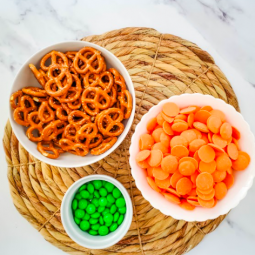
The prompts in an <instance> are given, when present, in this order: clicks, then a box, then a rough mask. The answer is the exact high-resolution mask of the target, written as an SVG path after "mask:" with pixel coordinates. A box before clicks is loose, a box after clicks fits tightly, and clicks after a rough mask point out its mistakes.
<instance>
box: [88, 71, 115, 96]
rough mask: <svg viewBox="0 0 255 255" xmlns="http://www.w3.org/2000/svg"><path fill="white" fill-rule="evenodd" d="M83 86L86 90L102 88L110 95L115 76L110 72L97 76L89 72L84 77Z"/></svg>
mask: <svg viewBox="0 0 255 255" xmlns="http://www.w3.org/2000/svg"><path fill="white" fill-rule="evenodd" d="M83 84H84V87H85V88H88V87H101V89H103V90H104V91H106V92H107V93H108V92H110V90H111V88H112V86H113V84H114V79H113V75H112V74H111V73H110V72H108V71H105V72H103V73H101V74H95V73H92V72H90V71H89V72H87V73H86V75H85V76H84V79H83Z"/></svg>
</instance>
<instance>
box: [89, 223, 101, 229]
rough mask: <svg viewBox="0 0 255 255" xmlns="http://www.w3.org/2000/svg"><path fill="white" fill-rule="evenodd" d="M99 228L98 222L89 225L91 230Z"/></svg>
mask: <svg viewBox="0 0 255 255" xmlns="http://www.w3.org/2000/svg"><path fill="white" fill-rule="evenodd" d="M99 228H100V224H99V223H97V224H95V225H92V226H91V229H93V230H98V229H99Z"/></svg>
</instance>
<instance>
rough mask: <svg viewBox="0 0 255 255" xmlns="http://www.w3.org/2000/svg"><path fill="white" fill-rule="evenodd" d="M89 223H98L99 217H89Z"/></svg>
mask: <svg viewBox="0 0 255 255" xmlns="http://www.w3.org/2000/svg"><path fill="white" fill-rule="evenodd" d="M89 223H90V224H91V225H94V224H97V223H98V219H92V218H90V219H89Z"/></svg>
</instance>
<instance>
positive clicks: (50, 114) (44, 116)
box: [38, 102, 55, 123]
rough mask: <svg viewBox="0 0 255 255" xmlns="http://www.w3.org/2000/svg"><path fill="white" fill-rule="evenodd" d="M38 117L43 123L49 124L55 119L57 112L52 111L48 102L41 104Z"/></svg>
mask: <svg viewBox="0 0 255 255" xmlns="http://www.w3.org/2000/svg"><path fill="white" fill-rule="evenodd" d="M38 117H39V119H40V121H41V122H43V123H48V122H50V121H52V120H54V119H55V112H54V111H53V110H52V109H51V107H50V106H49V103H48V102H42V103H41V105H40V107H39V110H38Z"/></svg>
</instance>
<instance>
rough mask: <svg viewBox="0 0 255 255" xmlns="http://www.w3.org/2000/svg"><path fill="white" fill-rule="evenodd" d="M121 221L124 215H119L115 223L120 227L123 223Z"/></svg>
mask: <svg viewBox="0 0 255 255" xmlns="http://www.w3.org/2000/svg"><path fill="white" fill-rule="evenodd" d="M123 220H124V215H123V214H121V215H120V217H119V219H118V221H117V223H118V225H120V224H121V223H122V222H123Z"/></svg>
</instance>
